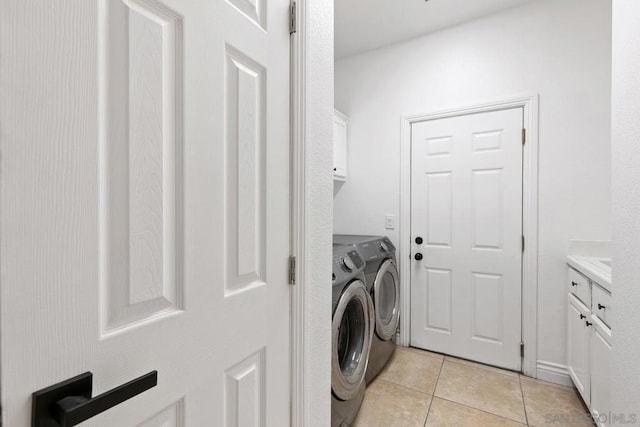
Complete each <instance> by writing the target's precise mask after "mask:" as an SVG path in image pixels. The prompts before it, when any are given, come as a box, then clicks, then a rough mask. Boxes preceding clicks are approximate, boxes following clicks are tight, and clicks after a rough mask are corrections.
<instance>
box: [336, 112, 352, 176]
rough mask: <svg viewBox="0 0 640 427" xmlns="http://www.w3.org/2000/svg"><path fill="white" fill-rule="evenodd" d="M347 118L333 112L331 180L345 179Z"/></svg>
mask: <svg viewBox="0 0 640 427" xmlns="http://www.w3.org/2000/svg"><path fill="white" fill-rule="evenodd" d="M348 128H349V125H348V119H347V116H345V115H344V114H342V113H341V112H339V111H338V110H334V114H333V179H334V180H338V181H345V180H346V179H347V135H348Z"/></svg>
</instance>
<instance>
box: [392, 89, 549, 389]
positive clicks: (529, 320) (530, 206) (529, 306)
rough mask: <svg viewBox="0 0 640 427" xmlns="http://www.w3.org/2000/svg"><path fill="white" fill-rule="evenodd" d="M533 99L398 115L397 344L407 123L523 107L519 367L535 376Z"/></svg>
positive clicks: (483, 144) (405, 299)
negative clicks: (523, 241)
mask: <svg viewBox="0 0 640 427" xmlns="http://www.w3.org/2000/svg"><path fill="white" fill-rule="evenodd" d="M538 105H539V95H538V94H536V93H532V94H523V95H518V96H514V97H511V98H505V99H503V100H497V101H488V102H480V103H477V104H473V105H470V106H467V107H459V108H448V109H442V110H438V111H434V112H431V113H419V114H405V115H403V116H402V117H401V119H400V130H401V135H400V141H401V146H400V170H401V176H400V221H399V229H400V247H399V256H398V264H399V270H400V277H403V278H404V283H402V286H401V287H400V298H401V302H402V308H401V319H400V340H399V344H400V345H404V346H408V345H409V341H410V336H411V334H410V319H411V283H410V280H411V279H410V277H411V269H410V267H411V262H410V257H411V241H410V240H411V126H412V124H414V123H418V122H423V121H428V120H436V119H443V118H450V117H457V116H464V115H468V114H476V113H483V112H491V111H500V110H507V109H511V108H518V107H521V108H523V111H524V117H523V122H524V127H525V129H526V130H527V132H526V143H525V144H524V147H523V170H522V179H523V189H522V196H523V206H522V208H523V218H522V226H523V227H522V229H523V233H524V236H525V238H526V247H525V249H524V252H523V254H522V340H523V342H524V343H525V347H524V348H525V351H524V360H523V362H522V371H523V373H524V374H525V375H528V376H531V377H534V378H537V363H536V362H537V360H536V358H537V318H538V311H537V309H538V303H537V294H538ZM490 139H491V138H488V139H485V140H484V141H483V140H482V139H480V140H478V141H477V143H478V144H477V145H478V147H477V148H478V149H481V148H484V149H489V146H490V145H491V144H490V142H491V141H490Z"/></svg>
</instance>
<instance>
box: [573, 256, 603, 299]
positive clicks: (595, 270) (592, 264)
mask: <svg viewBox="0 0 640 427" xmlns="http://www.w3.org/2000/svg"><path fill="white" fill-rule="evenodd" d="M567 264H569V265H570V266H571V267H573V268H574V269H576V270H578V271H579V272H580V273H582V274H584V275H585V276H587V277H588V278H589V279H591V280H593V281H594V282H596V283H597V284H598V285H600V286H601V287H603V288H605V289H606V290H607V291H609V292H611V258H600V257H593V256H581V255H569V256H568V257H567Z"/></svg>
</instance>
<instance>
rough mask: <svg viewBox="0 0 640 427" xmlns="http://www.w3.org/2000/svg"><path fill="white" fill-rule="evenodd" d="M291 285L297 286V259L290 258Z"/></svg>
mask: <svg viewBox="0 0 640 427" xmlns="http://www.w3.org/2000/svg"><path fill="white" fill-rule="evenodd" d="M289 284H290V285H295V284H296V257H294V256H290V257H289Z"/></svg>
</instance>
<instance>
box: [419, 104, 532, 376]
mask: <svg viewBox="0 0 640 427" xmlns="http://www.w3.org/2000/svg"><path fill="white" fill-rule="evenodd" d="M522 128H523V111H522V109H521V108H514V109H508V110H502V111H493V112H484V113H477V114H469V115H464V116H457V117H450V118H442V119H438V120H430V121H425V122H420V123H416V124H413V125H412V128H411V146H412V160H411V167H412V170H411V174H412V180H411V234H412V244H411V248H412V261H411V262H412V266H411V345H413V346H416V347H420V348H425V349H428V350H432V351H438V352H442V353H447V354H451V355H455V356H459V357H463V358H466V359H471V360H476V361H479V362H483V363H487V364H491V365H495V366H501V367H505V368H509V369H513V370H518V371H519V370H520V368H521V358H520V340H521V292H522V285H521V282H522V278H521V270H522V261H521V258H522ZM419 238H421V239H422V243H420V244H419V243H417V242H420V239H419ZM416 239H418V240H416ZM418 254H421V255H422V259H421V260H418V259H419V258H420V255H418ZM416 255H417V256H416ZM416 258H418V259H416Z"/></svg>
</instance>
